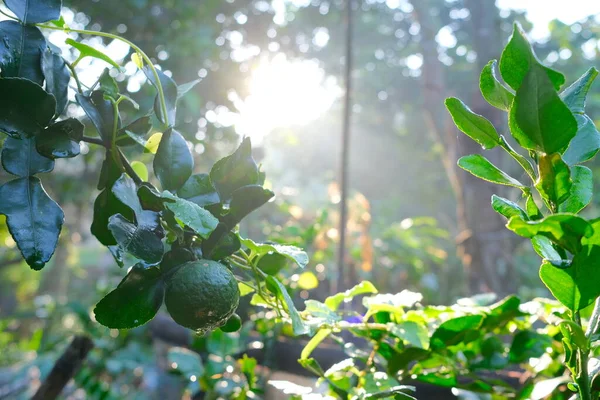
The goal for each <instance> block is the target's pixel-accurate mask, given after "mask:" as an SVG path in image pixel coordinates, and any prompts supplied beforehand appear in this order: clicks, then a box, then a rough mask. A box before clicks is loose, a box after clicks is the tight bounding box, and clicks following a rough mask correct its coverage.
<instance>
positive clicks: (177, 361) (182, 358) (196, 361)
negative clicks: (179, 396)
mask: <svg viewBox="0 0 600 400" xmlns="http://www.w3.org/2000/svg"><path fill="white" fill-rule="evenodd" d="M167 359H168V360H169V365H171V367H172V368H173V369H176V370H177V371H179V372H181V374H183V376H185V378H186V379H190V378H191V377H192V376H195V377H201V376H202V375H204V366H203V365H202V359H201V358H200V355H199V354H198V353H195V352H193V351H191V350H188V349H186V348H184V347H172V348H171V349H170V350H169V353H168V354H167Z"/></svg>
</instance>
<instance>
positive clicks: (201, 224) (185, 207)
mask: <svg viewBox="0 0 600 400" xmlns="http://www.w3.org/2000/svg"><path fill="white" fill-rule="evenodd" d="M162 197H163V198H166V199H170V200H174V201H173V202H170V203H165V206H166V207H167V208H168V209H169V210H171V211H172V212H173V214H174V215H175V218H177V220H179V221H181V223H182V224H184V225H186V226H188V227H190V228H191V229H193V230H194V232H196V233H197V234H198V235H199V236H200V237H202V238H204V239H207V238H208V237H209V236H210V234H211V233H212V232H213V231H214V230H215V229H216V228H217V225H218V224H219V220H218V219H216V218H215V217H214V216H213V215H212V214H211V213H210V212H208V211H207V210H205V209H204V208H202V207H200V206H198V205H197V204H194V203H192V202H191V201H188V200H185V199H182V198H179V197H177V196H175V195H173V194H172V193H170V192H168V191H166V190H165V191H164V192H163V193H162Z"/></svg>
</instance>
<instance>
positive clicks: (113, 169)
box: [97, 149, 121, 190]
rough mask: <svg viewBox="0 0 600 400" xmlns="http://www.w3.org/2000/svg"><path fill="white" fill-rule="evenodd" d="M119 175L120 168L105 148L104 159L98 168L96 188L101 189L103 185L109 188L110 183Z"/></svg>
mask: <svg viewBox="0 0 600 400" xmlns="http://www.w3.org/2000/svg"><path fill="white" fill-rule="evenodd" d="M120 177H121V168H120V167H119V165H117V163H116V162H115V159H114V158H113V156H112V153H111V152H110V149H106V152H105V155H104V161H103V162H102V167H101V169H100V178H99V179H98V186H97V189H98V190H102V189H104V188H105V187H107V186H108V187H109V188H111V187H112V185H113V184H114V183H115V182H116V181H117V179H119V178H120Z"/></svg>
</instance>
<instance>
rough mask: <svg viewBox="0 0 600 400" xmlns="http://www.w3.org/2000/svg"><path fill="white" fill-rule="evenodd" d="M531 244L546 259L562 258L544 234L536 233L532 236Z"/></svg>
mask: <svg viewBox="0 0 600 400" xmlns="http://www.w3.org/2000/svg"><path fill="white" fill-rule="evenodd" d="M531 245H532V246H533V250H535V252H536V253H538V255H539V256H540V257H542V258H545V259H546V260H560V259H561V258H562V257H561V256H560V254H558V251H556V249H555V248H554V245H553V244H552V241H551V240H550V239H548V238H547V237H546V236H542V235H536V236H534V237H532V238H531Z"/></svg>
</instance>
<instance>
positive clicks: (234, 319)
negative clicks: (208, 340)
mask: <svg viewBox="0 0 600 400" xmlns="http://www.w3.org/2000/svg"><path fill="white" fill-rule="evenodd" d="M241 327H242V319H241V318H240V316H239V315H237V314H233V315H232V316H231V317H230V318H229V319H228V320H227V322H225V325H223V326H222V327H220V328H219V329H221V330H222V331H223V332H227V333H231V332H237V331H239V330H240V328H241Z"/></svg>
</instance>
